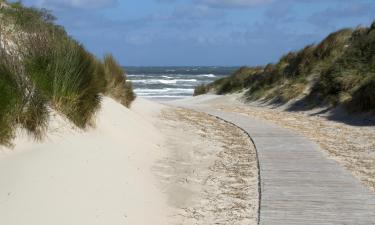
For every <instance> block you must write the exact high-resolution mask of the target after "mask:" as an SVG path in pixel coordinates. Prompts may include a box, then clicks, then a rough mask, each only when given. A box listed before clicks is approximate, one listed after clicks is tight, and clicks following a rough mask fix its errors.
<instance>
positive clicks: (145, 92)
mask: <svg viewBox="0 0 375 225" xmlns="http://www.w3.org/2000/svg"><path fill="white" fill-rule="evenodd" d="M134 91H135V93H136V94H137V95H139V96H154V95H161V94H162V95H167V96H172V95H178V94H179V95H190V94H192V93H194V89H192V88H162V89H140V88H139V89H135V90H134Z"/></svg>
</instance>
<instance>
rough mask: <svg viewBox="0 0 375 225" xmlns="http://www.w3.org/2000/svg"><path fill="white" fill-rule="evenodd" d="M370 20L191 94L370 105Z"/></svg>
mask: <svg viewBox="0 0 375 225" xmlns="http://www.w3.org/2000/svg"><path fill="white" fill-rule="evenodd" d="M374 54H375V23H373V24H372V25H371V26H370V27H368V28H366V27H359V28H356V29H342V30H339V31H336V32H334V33H332V34H330V35H329V36H328V37H326V38H325V39H324V40H323V41H321V42H320V43H318V44H314V45H308V46H306V47H305V48H303V49H301V50H299V51H295V52H289V53H288V54H286V55H284V56H282V57H281V58H280V60H279V61H278V62H277V63H275V64H268V65H266V66H264V67H242V68H240V69H239V70H237V71H236V72H234V73H233V74H232V75H231V76H230V77H227V78H222V79H220V80H217V81H215V82H213V83H210V84H208V85H205V86H204V85H203V86H199V87H196V94H197V95H198V94H204V93H207V92H214V93H217V94H227V93H233V92H237V91H241V90H246V94H245V96H246V97H247V99H248V100H259V99H263V100H267V101H271V102H276V103H287V102H289V101H290V100H293V99H296V98H298V97H304V96H303V94H305V95H306V96H305V97H304V98H303V100H304V101H305V102H306V103H308V104H307V105H309V107H315V106H323V105H324V106H339V105H343V106H346V108H347V109H348V111H351V112H367V111H375V104H374V102H375V94H374V88H373V87H374V76H375V69H374V68H375V64H374V62H375V61H374Z"/></svg>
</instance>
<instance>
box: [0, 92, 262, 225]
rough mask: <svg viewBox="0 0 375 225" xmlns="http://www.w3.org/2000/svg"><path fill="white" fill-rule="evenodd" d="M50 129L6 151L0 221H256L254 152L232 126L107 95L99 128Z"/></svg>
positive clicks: (104, 224)
mask: <svg viewBox="0 0 375 225" xmlns="http://www.w3.org/2000/svg"><path fill="white" fill-rule="evenodd" d="M161 112H163V113H161ZM51 122H52V125H51V127H50V128H49V132H48V134H49V135H48V138H47V139H46V140H45V141H44V142H43V143H35V142H34V141H32V140H28V139H27V138H26V137H25V135H22V134H20V135H19V136H18V138H17V140H15V143H16V146H15V148H14V149H12V150H10V149H4V148H3V149H0V150H1V151H0V224H4V225H26V224H27V225H95V224H100V225H116V224H130V225H158V224H160V225H169V224H170V225H177V224H256V219H257V218H256V217H257V208H258V205H257V204H258V202H257V199H258V196H257V190H258V187H257V182H258V181H257V177H256V175H257V169H256V161H255V151H254V148H253V146H252V144H251V143H250V141H249V140H248V139H247V138H246V135H245V134H244V133H242V131H240V130H238V129H237V128H235V127H233V126H230V125H228V124H226V123H224V122H221V121H220V120H217V119H214V118H212V117H209V116H206V115H204V114H199V113H193V112H190V111H186V110H182V109H172V108H167V107H163V106H161V105H159V104H156V103H152V102H149V101H146V100H143V99H138V100H137V101H136V102H135V103H134V105H133V107H132V109H131V110H129V109H126V108H124V107H123V106H121V105H119V104H118V103H116V102H115V101H113V100H111V99H109V98H104V101H103V106H102V110H101V111H100V112H99V113H98V120H97V123H96V128H95V129H90V130H88V131H85V132H83V131H79V130H77V129H75V128H73V126H71V125H69V123H67V122H66V121H64V120H63V119H62V118H61V117H59V116H58V115H55V116H53V118H52V119H51ZM234 137H235V138H234Z"/></svg>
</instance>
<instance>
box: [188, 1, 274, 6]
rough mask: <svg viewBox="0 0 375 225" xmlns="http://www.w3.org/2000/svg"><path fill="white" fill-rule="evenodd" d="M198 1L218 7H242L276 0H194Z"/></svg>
mask: <svg viewBox="0 0 375 225" xmlns="http://www.w3.org/2000/svg"><path fill="white" fill-rule="evenodd" d="M194 1H195V2H196V3H200V4H204V5H208V6H212V7H218V8H221V7H223V8H228V7H233V8H240V7H253V6H257V5H261V4H266V3H270V2H273V1H274V0H194Z"/></svg>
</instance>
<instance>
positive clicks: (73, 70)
mask: <svg viewBox="0 0 375 225" xmlns="http://www.w3.org/2000/svg"><path fill="white" fill-rule="evenodd" d="M2 2H4V1H2ZM6 5H7V7H1V8H0V16H1V19H2V20H1V21H0V41H1V43H2V44H1V45H0V87H1V90H0V106H1V107H0V127H1V129H0V130H1V131H0V144H2V145H7V146H11V141H12V139H13V138H14V136H15V130H16V129H17V128H23V129H25V130H26V131H27V132H28V133H29V134H30V135H31V136H33V137H34V138H36V139H42V138H43V137H44V135H45V132H46V130H47V127H48V122H49V114H50V111H51V110H53V111H55V112H57V113H58V114H60V115H62V116H64V117H65V118H67V119H68V120H70V121H71V122H72V123H73V124H75V125H76V126H77V127H79V128H82V129H84V128H86V127H88V126H90V125H94V119H95V115H96V112H97V111H98V109H100V106H101V98H102V96H103V95H108V96H111V97H112V98H114V99H116V100H117V101H119V102H121V103H122V104H123V105H125V106H127V107H130V105H131V102H132V101H133V100H134V99H135V94H134V92H133V89H132V85H131V83H129V82H127V80H126V76H125V72H124V71H123V69H122V68H121V67H120V66H119V64H118V63H117V62H116V60H115V59H114V57H113V56H110V55H107V56H105V57H104V59H103V60H100V59H98V58H96V57H95V56H94V55H92V54H91V53H90V52H88V51H87V50H86V49H85V47H84V46H83V45H82V44H80V43H78V42H77V41H76V40H74V39H73V38H71V37H70V36H69V35H68V34H67V33H66V31H65V30H64V28H63V27H61V26H58V25H56V24H55V19H56V18H55V17H54V16H53V15H52V14H51V13H50V12H49V11H47V10H44V9H37V8H28V7H24V6H23V5H22V4H21V3H20V2H16V3H6Z"/></svg>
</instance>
